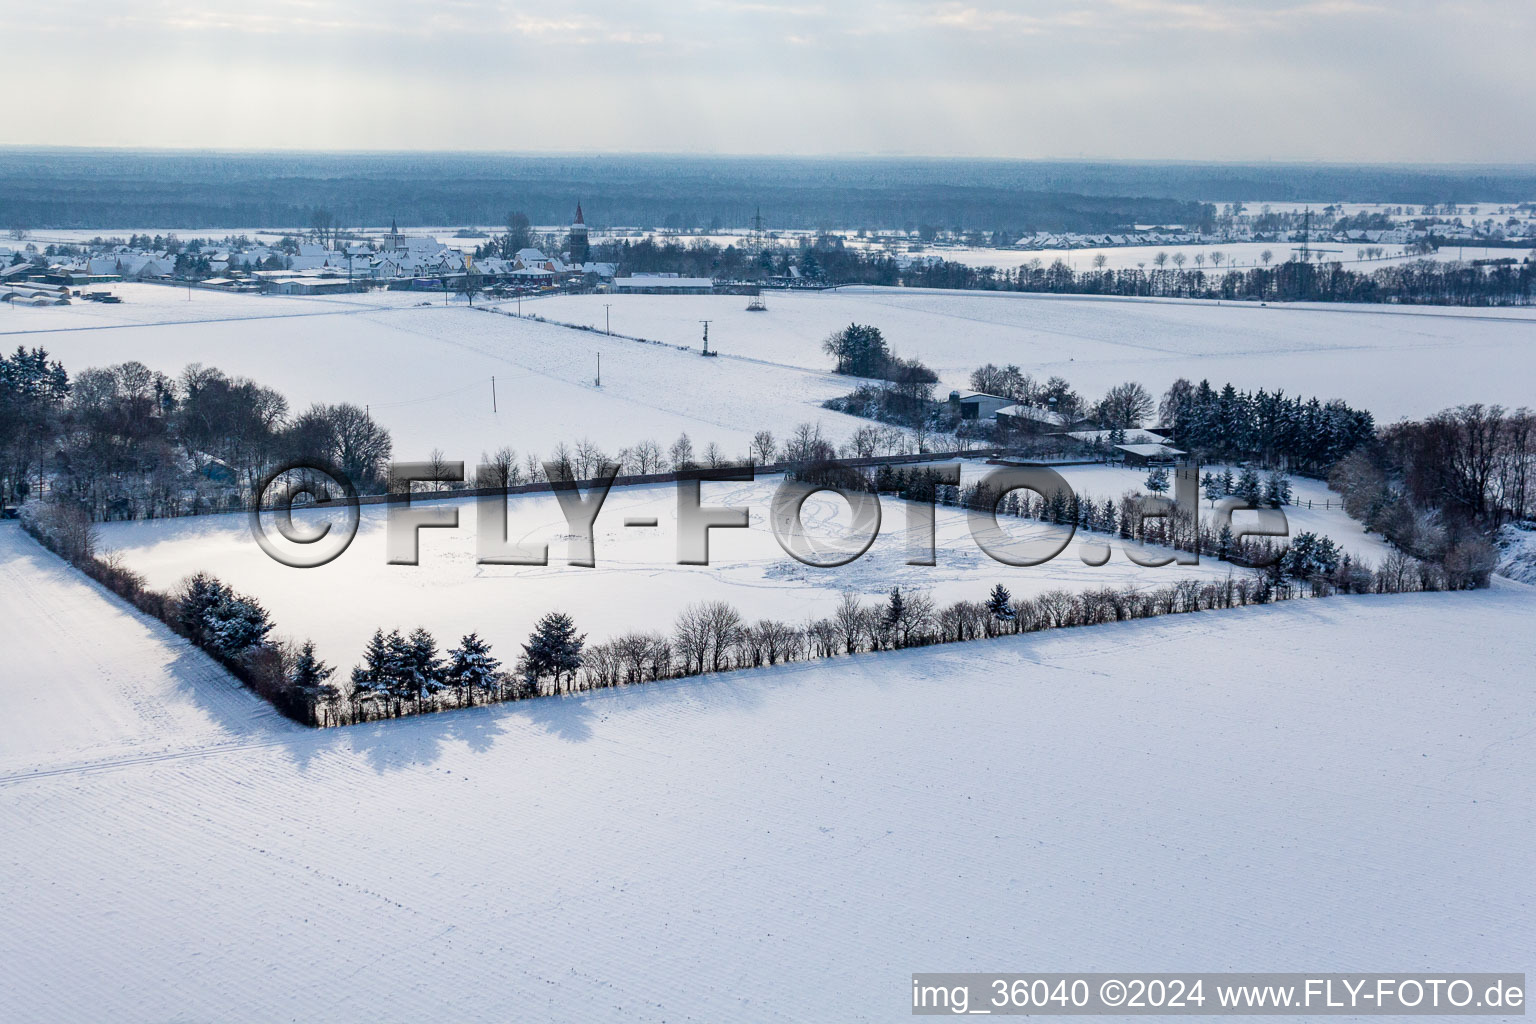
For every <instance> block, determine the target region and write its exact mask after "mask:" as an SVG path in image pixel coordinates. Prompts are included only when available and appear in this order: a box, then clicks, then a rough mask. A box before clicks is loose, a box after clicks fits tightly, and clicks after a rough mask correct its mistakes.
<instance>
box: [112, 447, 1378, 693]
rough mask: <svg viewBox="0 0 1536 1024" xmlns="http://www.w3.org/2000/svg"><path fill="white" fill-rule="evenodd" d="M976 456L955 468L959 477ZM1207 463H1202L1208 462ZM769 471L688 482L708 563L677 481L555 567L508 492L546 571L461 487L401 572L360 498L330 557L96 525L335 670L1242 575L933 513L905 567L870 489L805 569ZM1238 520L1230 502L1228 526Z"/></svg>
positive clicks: (1088, 478) (548, 533) (236, 540)
mask: <svg viewBox="0 0 1536 1024" xmlns="http://www.w3.org/2000/svg"><path fill="white" fill-rule="evenodd" d="M988 468H990V467H987V466H985V465H981V464H973V465H970V466H968V467H967V469H966V474H965V480H966V482H969V481H971V480H973V479H976V478H978V477H979V476H980V475H981V474H982V473H984V472H985V471H986V470H987V469H988ZM1216 469H1217V472H1218V473H1219V472H1220V467H1216ZM1059 471H1060V472H1061V474H1062V475H1063V476H1064V477H1065V478H1066V480H1067V482H1068V483H1069V484H1070V485H1071V487H1072V488H1073V489H1074V490H1075V491H1077V492H1078V493H1079V494H1081V495H1083V496H1085V497H1091V498H1094V499H1095V500H1096V501H1100V502H1102V501H1103V500H1104V499H1109V498H1112V499H1116V500H1118V499H1119V498H1120V496H1121V495H1122V494H1124V493H1126V492H1127V491H1138V490H1140V487H1141V483H1142V481H1143V480H1144V479H1145V476H1146V474H1145V473H1143V472H1136V471H1132V470H1128V469H1118V468H1111V467H1107V466H1068V467H1061V468H1060V470H1059ZM780 479H781V478H779V477H764V478H763V479H761V480H759V481H756V482H755V483H724V482H721V483H706V484H704V485H703V488H702V502H703V504H704V505H706V506H737V507H740V506H746V507H748V508H750V509H751V524H750V526H749V528H747V529H745V530H715V531H713V532H712V534H711V539H710V549H709V550H710V559H711V564H710V565H709V566H685V565H678V564H677V539H676V538H677V492H676V488H675V487H674V486H673V485H670V484H666V485H652V486H646V487H633V488H616V489H615V490H614V491H613V492H612V493H610V495H609V497H608V500H607V502H606V503H605V504H604V506H603V510H602V512H601V514H600V515H599V517H598V519H597V524H596V543H595V552H596V562H597V565H596V566H595V567H594V568H581V567H576V566H571V565H568V564H567V563H566V555H567V543H566V541H565V538H566V537H567V535H568V532H569V528H568V526H567V524H566V520H565V518H564V516H563V515H562V513H561V511H560V508H559V506H558V504H557V503H556V501H555V499H554V497H553V496H552V495H514V496H513V497H512V498H510V499H509V508H510V512H509V517H508V536H509V538H511V539H512V540H513V541H515V542H519V543H523V544H525V545H527V546H529V547H538V546H542V545H548V550H549V559H550V564H549V565H548V566H514V565H480V564H477V563H476V523H477V513H476V510H475V502H474V500H473V499H459V500H456V501H451V502H446V503H445V504H447V505H449V506H450V507H456V508H457V509H458V510H459V528H458V529H456V530H451V531H450V530H424V531H422V533H421V535H420V552H421V554H420V562H421V564H420V565H417V566H402V565H388V564H386V554H385V526H384V524H385V517H386V514H387V513H386V512H385V510H384V508H383V507H382V506H377V505H372V506H366V507H364V508H363V510H362V521H361V523H360V524H359V527H358V535H357V538H356V540H355V541H354V542H353V544H352V546H351V547H350V548H349V549H348V550H347V551H346V553H345V554H343V555H342V556H341V557H339V558H337V559H336V560H335V561H333V562H331V563H330V564H328V565H325V566H322V567H320V568H316V569H293V568H289V567H288V566H285V565H282V564H280V563H278V562H275V561H273V560H272V559H270V558H268V557H267V556H266V555H265V554H263V553H262V551H261V550H260V548H258V547H257V545H256V543H255V541H254V540H253V539H252V537H251V532H250V526H249V522H248V519H247V517H246V516H244V515H218V516H198V517H192V518H186V519H162V520H148V521H139V522H117V523H105V524H102V526H101V527H100V541H99V546H100V547H101V548H102V549H104V550H115V551H118V552H119V553H121V555H122V556H123V558H124V560H125V561H126V562H127V564H128V565H129V566H130V567H132V568H134V569H136V570H138V571H139V572H141V573H143V574H144V575H145V576H146V577H147V578H148V580H149V582H150V584H151V585H152V586H154V587H157V588H160V589H170V588H173V587H174V586H175V585H176V584H177V583H178V582H179V581H180V580H181V579H182V578H184V577H186V576H188V575H190V574H192V573H194V572H198V571H203V570H206V571H209V572H212V573H214V574H215V575H217V576H218V577H220V578H221V579H223V580H225V581H226V582H228V583H229V584H231V585H232V586H234V587H236V588H237V589H239V590H242V591H245V592H248V593H250V594H252V595H253V596H255V597H257V598H259V599H260V600H261V602H262V603H263V604H264V605H265V606H266V607H267V608H268V609H270V610H271V611H272V613H273V616H274V618H275V619H276V621H277V623H278V628H279V632H286V633H293V634H297V635H303V636H307V637H309V638H311V639H313V640H314V641H315V642H316V645H317V646H318V647H319V649H320V653H321V654H322V656H324V657H325V658H326V659H327V660H330V661H332V662H333V663H336V664H339V665H341V666H342V667H343V669H346V668H350V667H351V665H352V664H354V662H355V661H356V660H357V658H358V655H359V653H360V652H361V650H362V648H363V644H364V642H365V641H366V640H367V639H368V637H369V636H370V635H371V634H372V633H373V631H374V630H375V629H377V628H379V627H383V628H384V629H385V631H386V632H387V631H388V630H389V629H391V628H393V627H402V628H406V629H409V628H410V627H413V626H416V625H424V626H426V627H427V628H428V629H430V630H432V631H433V632H434V633H435V634H436V635H437V636H438V637H439V638H440V639H443V640H450V641H456V640H457V639H458V638H459V637H460V636H462V635H463V634H465V633H468V632H470V631H471V630H474V631H476V632H478V633H479V634H480V635H481V636H482V637H484V638H486V639H487V640H490V641H491V642H492V643H493V644H495V645H496V647H497V649H498V650H499V651H500V652H501V654H502V657H503V658H507V659H511V658H512V657H513V655H514V654H515V652H516V651H517V650H518V647H517V645H518V644H520V643H522V642H523V641H524V640H526V638H527V635H528V631H529V629H530V628H531V627H532V625H533V623H534V621H535V620H536V619H538V617H539V616H540V615H543V614H544V613H545V612H547V611H550V610H552V609H558V610H562V611H566V612H569V613H571V614H572V615H573V616H574V617H575V618H576V621H577V624H578V625H579V626H580V627H581V628H582V629H583V630H584V631H589V633H590V636H591V639H592V640H593V641H600V640H606V639H609V638H610V637H612V636H614V635H617V634H619V633H622V632H626V631H629V630H652V629H655V630H661V631H662V632H670V630H671V627H672V624H673V622H674V620H675V618H676V616H677V613H678V612H680V611H681V610H682V609H683V608H684V607H685V606H687V605H688V604H689V603H691V602H694V601H700V600H712V599H723V600H727V601H730V602H731V603H732V604H733V605H735V606H736V607H737V608H738V609H739V610H740V611H741V613H742V614H743V616H745V617H746V619H747V620H748V621H756V620H758V619H762V618H774V619H781V620H785V621H788V622H792V623H802V622H804V621H806V620H808V619H812V618H820V617H823V616H827V615H830V614H831V613H832V611H833V609H834V607H835V606H836V604H837V602H838V600H839V598H840V595H841V593H842V592H843V591H845V590H851V591H854V592H856V593H859V594H861V595H863V596H864V597H865V598H866V599H867V600H868V601H869V602H870V603H873V602H875V601H878V600H880V599H882V598H883V597H884V596H885V595H886V594H887V593H888V592H889V591H890V588H891V587H892V586H897V585H899V586H901V587H902V588H903V589H905V590H908V591H911V590H919V591H927V592H928V593H930V594H931V595H932V596H933V598H934V600H935V601H936V602H938V603H940V604H947V603H950V602H953V601H957V600H962V599H965V600H972V601H981V600H984V599H985V598H986V595H987V592H988V591H989V590H991V588H992V585H993V584H994V583H998V582H1001V583H1003V584H1004V585H1005V586H1007V587H1008V588H1009V589H1010V590H1011V591H1012V592H1013V593H1014V594H1015V595H1017V596H1033V595H1036V594H1039V593H1041V592H1043V591H1046V590H1051V589H1056V588H1066V589H1070V590H1074V591H1076V590H1086V589H1090V588H1098V587H1104V586H1115V587H1119V586H1123V585H1126V584H1131V585H1136V586H1141V587H1156V586H1162V585H1165V584H1167V583H1170V582H1173V581H1175V580H1178V579H1183V578H1186V577H1191V576H1198V577H1202V578H1220V577H1224V576H1226V575H1227V574H1228V573H1234V572H1236V573H1242V572H1245V570H1240V569H1235V568H1234V567H1233V566H1232V565H1231V564H1229V563H1226V562H1221V561H1218V560H1216V559H1215V558H1214V557H1209V556H1207V557H1205V558H1202V559H1201V564H1200V565H1199V566H1179V565H1168V566H1163V567H1159V568H1145V567H1141V566H1137V565H1135V564H1133V563H1131V562H1130V561H1129V560H1128V559H1127V558H1126V557H1125V555H1124V554H1123V553H1122V551H1121V545H1120V542H1119V541H1118V540H1117V539H1113V538H1108V537H1106V535H1104V534H1099V533H1087V532H1084V533H1079V534H1078V535H1077V537H1076V538H1075V539H1074V540H1073V541H1072V542H1071V544H1070V545H1068V546H1067V547H1066V548H1065V550H1063V551H1062V553H1061V554H1060V555H1059V556H1058V557H1056V558H1055V559H1053V560H1052V561H1050V562H1047V563H1045V564H1044V565H1039V566H1030V567H1015V566H1007V565H1004V564H1002V563H1000V562H997V561H994V560H993V559H992V558H991V557H990V556H988V555H987V554H986V553H985V552H983V551H982V550H981V549H980V548H979V547H978V546H977V545H976V542H975V541H974V540H973V539H972V536H971V533H970V528H969V525H968V517H967V516H966V514H965V513H964V512H962V511H961V510H958V509H953V508H940V509H938V514H937V516H936V524H935V552H936V555H935V558H936V563H937V564H936V565H934V566H917V565H908V564H906V562H907V559H908V557H909V556H908V552H907V548H906V536H905V531H906V510H905V507H904V503H903V502H901V501H899V500H897V499H896V498H894V497H892V496H886V497H884V498H883V499H882V501H881V506H882V513H883V519H882V523H881V529H880V535H879V537H878V538H877V539H876V541H875V542H874V544H873V546H872V547H871V548H870V549H869V551H867V552H866V553H865V554H864V555H863V556H862V557H860V558H859V559H857V560H856V561H854V562H851V563H850V564H848V565H845V566H840V567H837V568H813V567H810V566H806V565H803V564H801V563H800V562H797V561H795V560H794V559H793V558H791V557H790V556H789V555H788V554H786V553H785V552H784V550H783V549H782V548H781V547H780V546H779V544H778V542H777V541H776V540H775V539H774V536H773V533H772V530H771V527H770V524H769V521H768V520H769V514H768V513H769V503H770V501H771V500H772V497H773V493H774V490H775V489H776V488H777V487H778V486H779V483H780ZM1296 496H1297V497H1298V498H1299V499H1301V500H1305V499H1308V498H1311V499H1314V500H1316V501H1318V502H1322V501H1324V500H1327V499H1328V498H1332V499H1333V500H1334V502H1335V503H1336V502H1337V500H1338V496H1337V495H1333V494H1330V493H1329V492H1328V491H1327V489H1326V488H1325V487H1324V486H1323V485H1322V484H1320V483H1318V482H1316V481H1306V480H1298V481H1297V482H1296ZM416 503H417V504H427V502H424V501H419V502H416ZM1205 504H1206V503H1204V502H1202V506H1204V505H1205ZM332 514H334V513H325V512H318V511H312V512H308V513H303V512H301V513H298V514H296V519H298V520H299V522H300V523H301V525H302V524H307V523H314V522H318V521H322V520H324V519H325V518H326V517H327V516H328V515H332ZM1285 514H1286V518H1287V521H1288V523H1289V526H1290V530H1291V533H1292V535H1293V536H1294V535H1295V534H1297V533H1301V532H1302V531H1308V530H1310V531H1313V532H1316V533H1319V534H1325V535H1328V536H1331V537H1332V538H1333V539H1334V540H1335V541H1336V542H1337V543H1338V544H1340V545H1341V547H1342V548H1343V549H1344V550H1345V551H1347V552H1349V553H1350V554H1351V555H1352V556H1353V557H1354V558H1356V559H1364V560H1366V561H1368V562H1371V563H1377V562H1379V561H1380V560H1381V557H1382V555H1383V554H1384V552H1385V547H1384V545H1383V544H1382V542H1381V540H1380V538H1379V537H1376V536H1374V535H1366V534H1365V533H1364V532H1363V531H1362V529H1361V527H1360V525H1359V524H1358V523H1356V522H1355V521H1353V520H1351V519H1350V518H1349V517H1348V516H1347V515H1345V513H1344V512H1343V511H1342V510H1341V509H1339V508H1338V507H1337V504H1335V506H1334V508H1332V509H1331V510H1324V509H1321V508H1319V509H1311V510H1309V509H1305V508H1296V507H1294V506H1292V507H1288V508H1286V509H1285ZM1243 516H1244V514H1242V513H1239V516H1238V521H1239V522H1240V523H1241V522H1242V521H1243ZM630 517H636V518H654V519H656V520H657V521H658V523H659V526H658V527H656V528H640V529H636V528H627V527H625V525H624V522H625V520H626V519H627V518H630ZM802 519H803V521H804V522H805V524H806V526H807V529H808V530H809V531H810V532H811V535H812V537H813V538H814V539H818V540H820V539H825V540H827V541H831V542H839V543H840V542H842V541H843V540H844V539H846V538H847V537H848V536H849V528H850V527H851V525H852V521H851V515H850V512H849V507H848V505H847V503H846V502H844V501H843V500H842V499H841V498H838V497H835V496H833V495H832V494H830V493H822V494H818V495H815V496H813V497H812V498H810V499H809V500H808V501H807V502H806V503H805V506H804V509H803V512H802ZM1000 522H1001V523H1002V524H1003V525H1004V526H1005V528H1007V529H1008V531H1009V535H1010V536H1013V537H1017V538H1019V539H1020V540H1023V541H1029V540H1039V541H1045V540H1048V539H1052V538H1056V539H1059V538H1064V537H1065V535H1066V534H1065V531H1064V529H1063V528H1061V527H1053V526H1045V525H1042V524H1039V523H1035V522H1033V521H1023V520H1018V519H1009V518H1008V517H1006V516H1004V517H1000ZM305 528H306V529H308V528H310V527H309V526H307V525H306V526H305ZM269 532H270V531H269ZM1106 541H1113V545H1112V546H1113V549H1114V555H1113V557H1112V558H1111V560H1110V561H1109V563H1108V564H1106V565H1103V566H1100V567H1097V568H1095V567H1090V566H1087V565H1084V564H1083V562H1082V560H1081V558H1080V557H1079V553H1080V548H1081V546H1082V545H1083V544H1102V543H1105V542H1106Z"/></svg>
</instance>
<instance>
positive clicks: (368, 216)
mask: <svg viewBox="0 0 1536 1024" xmlns="http://www.w3.org/2000/svg"><path fill="white" fill-rule="evenodd" d="M1532 196H1536V171H1532V170H1530V169H1522V168H1403V167H1332V166H1318V165H1283V164H1276V165H1247V166H1245V165H1200V164H1138V163H1085V162H1069V161H1028V162H1026V161H996V160H934V159H927V160H913V159H853V158H846V159H804V158H777V157H774V158H770V157H753V158H749V157H678V156H590V155H587V156H580V155H578V156H513V155H497V154H468V153H416V154H383V153H353V154H347V153H211V152H168V151H128V150H79V149H51V150H50V149H21V148H4V149H0V227H3V228H7V229H9V228H13V227H24V228H29V229H34V230H42V229H47V228H101V229H103V230H112V229H123V228H153V227H164V228H180V229H194V228H215V227H226V228H236V227H268V228H278V227H293V226H298V225H304V224H307V223H308V222H309V219H310V216H311V214H312V213H313V211H314V210H316V209H325V210H328V211H330V212H331V213H332V214H333V215H334V216H335V217H336V219H337V221H338V222H339V223H341V224H343V225H348V226H362V225H374V226H377V225H382V224H388V223H389V222H390V221H391V220H395V221H398V222H399V224H401V225H402V226H410V225H468V224H501V223H502V222H503V221H504V219H505V217H506V214H507V211H508V210H513V209H516V210H522V211H524V212H526V213H527V214H528V216H529V218H530V219H531V220H532V221H533V222H534V223H535V224H562V223H566V222H567V221H569V220H570V218H571V215H572V212H573V210H574V207H575V204H576V202H577V200H580V201H581V203H582V204H583V206H584V207H585V209H586V211H587V214H588V219H589V220H590V221H591V222H592V223H594V224H596V225H599V226H602V225H623V226H639V227H654V228H678V229H680V228H711V227H714V228H729V227H738V228H740V227H748V226H750V225H751V223H752V218H753V216H754V215H755V213H756V211H757V210H758V209H759V208H760V209H761V211H762V214H763V219H764V222H765V224H766V225H767V226H768V227H770V228H785V229H814V228H826V227H843V228H853V227H864V228H870V229H906V230H915V229H918V228H921V227H923V226H925V225H931V226H936V227H939V228H958V229H963V230H984V231H1003V232H1014V231H1016V232H1019V233H1023V232H1026V231H1087V232H1091V231H1110V230H1114V229H1117V228H1125V227H1128V226H1129V225H1132V224H1136V223H1141V224H1149V223H1150V224H1198V223H1201V222H1203V221H1204V220H1206V219H1208V218H1209V217H1210V216H1211V215H1212V213H1213V210H1212V209H1211V207H1210V206H1209V205H1208V204H1209V202H1223V201H1233V200H1246V201H1252V200H1256V199H1265V200H1272V201H1284V200H1319V199H1328V200H1340V201H1357V202H1390V203H1413V204H1422V203H1439V202H1446V201H1480V202H1515V201H1523V200H1528V199H1530V198H1531V197H1532ZM1130 197H1134V198H1130ZM1154 197H1162V198H1154Z"/></svg>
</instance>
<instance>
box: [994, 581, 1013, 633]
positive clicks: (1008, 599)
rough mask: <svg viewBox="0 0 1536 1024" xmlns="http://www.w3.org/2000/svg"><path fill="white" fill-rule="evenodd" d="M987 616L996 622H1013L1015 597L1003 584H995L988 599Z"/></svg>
mask: <svg viewBox="0 0 1536 1024" xmlns="http://www.w3.org/2000/svg"><path fill="white" fill-rule="evenodd" d="M987 614H988V615H990V616H991V617H992V619H993V620H994V621H996V622H999V623H1001V622H1012V621H1013V619H1014V611H1013V595H1012V594H1010V593H1009V592H1008V588H1007V587H1005V586H1003V585H1002V584H1001V583H998V584H994V585H993V587H992V593H991V594H990V595H989V596H988V597H987Z"/></svg>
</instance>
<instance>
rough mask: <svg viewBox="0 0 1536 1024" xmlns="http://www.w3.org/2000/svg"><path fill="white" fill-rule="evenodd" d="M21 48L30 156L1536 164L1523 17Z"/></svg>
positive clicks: (383, 16) (707, 15)
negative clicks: (56, 152) (284, 153)
mask: <svg viewBox="0 0 1536 1024" xmlns="http://www.w3.org/2000/svg"><path fill="white" fill-rule="evenodd" d="M0 31H3V33H4V36H5V38H6V41H7V61H8V65H7V70H8V72H9V73H10V75H11V78H12V80H13V81H24V82H28V83H33V84H35V85H38V86H40V87H42V88H45V89H46V90H47V95H48V96H49V98H50V102H49V103H48V104H23V105H19V106H17V107H15V108H14V109H12V110H11V111H9V112H8V119H7V129H6V133H5V138H4V140H3V141H6V142H12V143H17V144H28V143H32V144H79V145H130V146H131V145H138V146H160V145H193V146H196V145H209V146H215V145H216V146H247V147H326V148H338V147H347V148H351V147H356V148H466V149H518V150H539V149H568V148H579V149H590V148H603V149H612V150H653V151H654V150H674V151H711V150H718V151H727V152H783V153H829V152H855V151H862V152H902V153H916V154H927V153H931V154H948V155H988V156H1015V157H1049V156H1077V155H1087V156H1094V157H1124V158H1137V157H1141V158H1170V159H1179V158H1189V159H1243V160H1252V159H1265V158H1275V159H1312V160H1357V161H1358V160H1372V159H1376V160H1387V161H1390V160H1419V161H1436V162H1458V161H1464V162H1477V161H1523V160H1532V159H1536V135H1533V133H1531V132H1530V131H1529V125H1530V115H1529V113H1528V106H1529V104H1528V96H1529V86H1528V72H1527V71H1526V70H1525V69H1526V67H1527V66H1528V60H1527V59H1526V58H1527V56H1528V55H1527V54H1526V52H1525V51H1526V49H1527V48H1528V41H1529V40H1530V39H1531V38H1533V37H1536V7H1532V5H1530V4H1529V3H1528V2H1524V0H1459V2H1457V3H1455V4H1451V3H1443V2H1438V0H1398V2H1397V3H1395V4H1394V5H1393V6H1391V7H1385V6H1379V5H1378V4H1376V3H1374V2H1372V0H1200V2H1196V0H1076V2H1071V0H1056V2H1053V3H1046V2H1043V0H1006V2H1004V0H842V2H839V3H835V4H833V3H818V2H814V0H790V2H786V3H783V4H779V3H773V2H769V0H750V2H740V3H738V2H731V0H672V2H671V3H669V4H646V5H641V4H635V3H624V2H619V0H566V2H563V3H561V4H558V5H553V6H546V7H542V8H541V7H530V6H529V5H527V4H524V3H514V2H510V0H434V2H433V3H430V4H422V3H420V2H418V0H266V2H264V3H262V4H259V5H250V4H244V3H220V2H215V0H203V2H201V3H192V2H188V0H136V2H135V3H133V4H128V5H125V4H122V3H121V2H119V0H55V2H54V3H51V4H46V5H33V6H29V7H27V8H25V10H24V11H23V10H21V9H19V8H17V7H15V6H10V7H8V8H6V9H0ZM80 68H88V69H90V73H89V74H81V73H78V71H77V69H80ZM104 83H109V87H108V88H104V87H103V84H104ZM541 95H542V96H543V97H545V98H544V99H540V97H541ZM113 96H131V97H133V98H134V99H133V102H132V103H117V102H114V101H113V99H112V97H113ZM530 96H531V97H533V100H534V101H533V102H530ZM154 97H163V99H162V100H161V101H160V102H155V101H153V99H152V98H154ZM146 98H151V99H149V100H146ZM59 109H66V110H69V111H70V116H68V117H59V116H56V111H57V110H59ZM172 110H174V116H170V112H171V111H172ZM445 111H451V113H445Z"/></svg>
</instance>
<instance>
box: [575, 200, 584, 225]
mask: <svg viewBox="0 0 1536 1024" xmlns="http://www.w3.org/2000/svg"><path fill="white" fill-rule="evenodd" d="M576 223H577V224H585V223H586V221H585V220H584V219H582V216H581V200H579V199H578V200H576Z"/></svg>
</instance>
